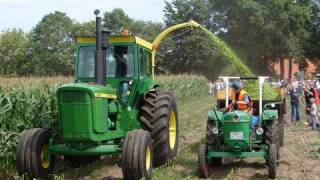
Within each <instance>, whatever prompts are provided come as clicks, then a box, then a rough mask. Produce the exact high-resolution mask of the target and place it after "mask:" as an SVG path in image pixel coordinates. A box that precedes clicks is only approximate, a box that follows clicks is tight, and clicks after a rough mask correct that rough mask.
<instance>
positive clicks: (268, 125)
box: [198, 77, 283, 178]
mask: <svg viewBox="0 0 320 180" xmlns="http://www.w3.org/2000/svg"><path fill="white" fill-rule="evenodd" d="M221 78H222V79H223V80H224V82H225V83H226V85H227V87H229V80H230V79H233V80H234V81H239V80H242V81H250V80H258V81H259V100H258V101H257V100H253V105H252V106H253V109H254V111H253V113H252V112H246V111H244V110H237V109H233V110H232V111H225V110H217V109H223V108H225V107H227V105H228V104H229V101H230V100H229V94H230V89H229V88H226V91H225V93H224V95H225V99H224V100H222V99H221V98H218V100H217V108H214V109H213V110H211V111H209V112H208V119H207V128H206V144H201V145H200V146H199V150H198V165H199V173H200V176H201V177H203V178H206V177H208V176H209V175H210V173H211V172H212V170H213V169H214V167H219V166H221V165H222V160H223V158H225V157H235V158H245V157H262V158H264V159H265V160H266V165H267V166H268V176H269V177H270V178H275V177H276V169H277V165H278V162H279V148H280V146H281V138H283V137H281V136H282V135H283V134H282V133H281V128H283V127H281V126H280V124H279V123H281V121H282V119H281V118H282V117H283V110H282V108H283V103H282V102H281V101H280V102H277V101H272V100H262V88H263V84H264V81H265V79H267V78H268V77H250V78H249V77H247V78H245V77H221ZM253 116H255V117H258V118H256V119H253Z"/></svg>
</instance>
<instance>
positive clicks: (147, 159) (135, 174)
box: [122, 130, 153, 180]
mask: <svg viewBox="0 0 320 180" xmlns="http://www.w3.org/2000/svg"><path fill="white" fill-rule="evenodd" d="M152 150H153V149H152V139H151V136H150V134H149V132H148V131H144V130H132V131H130V132H128V133H127V135H126V137H125V139H124V142H123V148H122V173H123V178H124V179H137V180H138V179H141V178H146V179H151V178H152V170H153V158H152V153H153V151H152Z"/></svg>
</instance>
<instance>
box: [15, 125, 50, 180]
mask: <svg viewBox="0 0 320 180" xmlns="http://www.w3.org/2000/svg"><path fill="white" fill-rule="evenodd" d="M50 138H51V133H50V130H49V129H43V128H35V129H30V130H27V131H26V132H25V133H23V135H22V136H21V138H20V140H19V143H18V151H17V154H18V157H17V169H18V171H19V174H27V176H28V177H30V178H46V177H48V175H49V174H52V172H53V168H54V163H55V157H54V155H53V154H51V153H50V151H49V140H50Z"/></svg>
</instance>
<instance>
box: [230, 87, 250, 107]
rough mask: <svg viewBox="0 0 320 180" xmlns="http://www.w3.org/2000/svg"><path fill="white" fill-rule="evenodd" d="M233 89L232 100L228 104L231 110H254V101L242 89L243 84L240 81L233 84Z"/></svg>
mask: <svg viewBox="0 0 320 180" xmlns="http://www.w3.org/2000/svg"><path fill="white" fill-rule="evenodd" d="M231 88H232V89H233V93H232V96H231V97H232V102H231V104H230V105H229V106H228V107H229V111H233V110H234V109H235V110H243V111H246V112H251V111H252V101H251V98H250V96H249V95H248V94H247V93H246V92H245V91H244V90H243V89H242V85H241V83H240V82H234V83H232V85H231Z"/></svg>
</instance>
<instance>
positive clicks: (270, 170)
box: [268, 144, 278, 179]
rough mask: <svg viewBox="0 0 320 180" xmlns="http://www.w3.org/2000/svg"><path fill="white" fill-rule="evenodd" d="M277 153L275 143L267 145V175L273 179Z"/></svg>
mask: <svg viewBox="0 0 320 180" xmlns="http://www.w3.org/2000/svg"><path fill="white" fill-rule="evenodd" d="M277 154H278V147H277V145H276V144H271V145H270V146H269V158H268V161H269V165H268V166H269V167H268V177H269V178H271V179H275V178H276V176H277Z"/></svg>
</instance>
